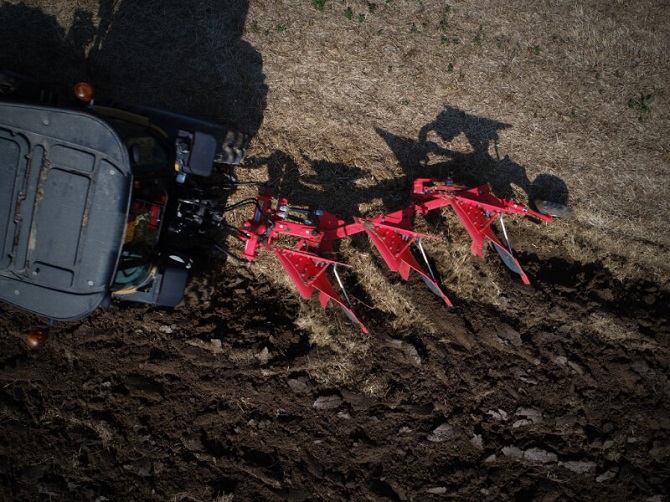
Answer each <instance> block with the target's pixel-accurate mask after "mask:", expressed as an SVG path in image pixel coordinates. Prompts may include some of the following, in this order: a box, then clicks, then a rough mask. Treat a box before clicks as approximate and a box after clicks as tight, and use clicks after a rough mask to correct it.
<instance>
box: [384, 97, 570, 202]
mask: <svg viewBox="0 0 670 502" xmlns="http://www.w3.org/2000/svg"><path fill="white" fill-rule="evenodd" d="M511 127H512V126H511V125H510V124H505V123H503V122H499V121H496V120H492V119H488V118H485V117H479V116H477V115H472V114H468V113H466V112H464V111H462V110H459V109H458V108H454V107H451V106H446V107H445V108H444V110H443V111H442V112H441V113H440V114H439V115H438V116H437V117H436V118H435V120H433V121H432V122H430V123H428V124H426V125H425V126H423V127H422V128H421V130H420V131H419V134H418V138H417V139H412V138H406V137H403V136H398V135H395V134H393V133H390V132H388V131H385V130H383V129H377V133H378V134H379V135H380V136H381V138H382V139H383V140H384V141H385V142H386V144H387V145H388V147H389V148H390V149H391V151H392V152H393V153H394V155H395V157H396V159H398V162H399V163H400V165H401V167H402V169H403V170H404V172H405V174H406V175H407V177H408V178H409V179H410V180H411V179H414V178H418V177H422V178H423V177H425V178H438V179H445V178H447V177H451V178H452V179H453V181H454V183H456V184H458V185H465V186H469V187H471V186H478V185H483V184H485V183H488V184H489V185H490V186H491V190H492V191H493V193H494V194H496V195H497V196H499V197H504V198H508V199H513V198H516V197H515V190H514V186H516V187H518V188H519V189H521V190H522V191H523V192H525V195H526V196H527V198H528V202H529V203H530V204H531V206H532V205H533V201H534V200H537V199H541V200H548V201H552V202H557V203H560V204H563V205H567V202H568V189H567V186H566V184H565V182H563V181H562V180H561V179H560V178H558V177H556V176H553V175H549V174H540V175H538V176H537V177H536V178H535V179H534V180H532V181H531V180H530V179H529V178H528V174H527V172H526V169H525V168H524V167H523V166H521V165H520V164H517V163H516V162H514V161H512V160H511V159H510V158H509V156H507V155H506V156H504V157H503V158H500V154H499V152H498V140H499V133H498V131H501V130H504V129H509V128H511ZM461 135H463V136H464V137H465V138H466V140H467V142H468V143H469V145H470V151H469V152H466V153H464V152H460V151H457V150H455V149H452V148H449V147H448V146H445V145H447V144H449V143H450V142H452V141H454V140H455V139H457V138H458V137H459V136H461ZM491 150H493V155H492V154H491ZM433 158H438V159H440V158H442V159H446V160H438V161H433V160H432V159H433Z"/></svg>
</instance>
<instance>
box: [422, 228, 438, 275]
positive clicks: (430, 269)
mask: <svg viewBox="0 0 670 502" xmlns="http://www.w3.org/2000/svg"><path fill="white" fill-rule="evenodd" d="M422 241H423V237H419V239H418V242H417V245H418V246H419V249H420V250H421V256H423V261H425V262H426V267H428V273H429V274H430V277H431V278H432V279H433V280H434V281H435V282H437V279H436V278H435V274H433V269H432V268H430V263H428V257H427V256H426V251H424V249H423V244H422Z"/></svg>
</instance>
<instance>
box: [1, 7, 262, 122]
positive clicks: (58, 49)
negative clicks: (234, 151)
mask: <svg viewBox="0 0 670 502" xmlns="http://www.w3.org/2000/svg"><path fill="white" fill-rule="evenodd" d="M247 12H248V2H247V1H246V0H230V1H228V2H223V3H221V2H216V1H215V0H203V1H200V2H197V3H196V4H195V5H194V4H192V3H189V2H167V3H166V2H164V1H162V0H147V1H144V2H133V1H130V0H100V3H99V6H98V11H97V12H91V11H88V10H84V9H77V10H76V11H75V12H74V14H73V15H72V18H71V20H70V21H69V23H68V22H65V21H63V22H59V20H58V19H57V18H56V17H55V16H53V15H50V14H48V13H45V12H43V11H42V10H40V9H39V8H34V7H29V6H27V5H25V4H16V5H12V4H4V5H2V6H1V7H0V44H2V47H3V50H2V52H1V54H0V66H2V67H5V68H6V69H8V70H12V71H15V72H17V73H21V74H24V75H26V76H29V77H32V78H34V79H36V80H38V81H40V82H43V83H45V84H47V85H49V86H50V87H53V88H55V89H57V90H59V91H60V92H62V93H68V92H70V89H71V88H72V85H73V84H74V83H75V82H77V81H80V80H87V81H89V82H90V83H92V84H93V86H94V87H95V88H96V92H97V95H98V96H99V97H100V96H101V97H104V98H106V99H110V100H115V101H120V102H126V103H137V104H142V105H147V106H154V107H158V108H163V109H166V110H170V111H173V112H176V113H181V114H184V115H190V116H193V117H198V118H201V119H205V120H210V121H214V122H220V123H223V124H228V125H230V126H233V127H235V128H236V129H238V130H240V131H243V132H246V133H248V134H251V135H253V134H255V133H256V132H257V131H258V129H259V127H260V125H261V123H262V120H263V113H264V111H265V103H266V94H267V86H266V84H265V76H264V74H263V70H262V58H261V55H260V53H259V52H258V51H256V50H255V49H254V48H253V47H252V46H251V45H250V44H249V43H247V42H245V41H243V40H242V39H241V37H242V32H243V29H244V24H245V22H246V16H247ZM68 24H69V26H66V25H68ZM28 27H29V29H28Z"/></svg>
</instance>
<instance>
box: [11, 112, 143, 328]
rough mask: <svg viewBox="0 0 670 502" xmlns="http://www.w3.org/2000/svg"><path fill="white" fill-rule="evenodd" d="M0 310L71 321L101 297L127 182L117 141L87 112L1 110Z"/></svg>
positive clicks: (120, 233) (121, 223)
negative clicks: (6, 307)
mask: <svg viewBox="0 0 670 502" xmlns="http://www.w3.org/2000/svg"><path fill="white" fill-rule="evenodd" d="M0 180H1V181H0V301H5V302H8V303H10V304H13V305H16V306H18V307H21V308H23V309H26V310H28V311H31V312H34V313H37V314H40V315H43V316H46V317H50V318H52V319H56V320H71V319H78V318H81V317H84V316H86V315H88V314H90V313H91V312H92V311H93V310H95V309H96V308H97V307H98V306H99V305H100V304H101V303H102V301H103V300H104V299H105V297H106V296H107V295H108V291H109V286H110V283H111V280H112V276H113V274H114V272H115V268H116V263H117V261H118V257H119V253H120V250H121V247H122V245H123V237H124V228H125V222H126V217H127V213H128V207H129V201H130V193H131V186H132V175H131V171H130V163H129V159H128V153H127V150H126V147H125V146H124V144H123V141H122V140H121V138H120V137H119V136H118V134H117V133H116V132H115V131H114V130H113V129H112V127H111V126H110V125H109V124H107V123H106V122H104V121H103V120H101V119H100V118H98V117H96V116H93V115H91V114H89V113H87V112H85V111H79V110H69V109H59V108H51V107H45V106H42V105H30V104H17V103H12V102H2V101H0Z"/></svg>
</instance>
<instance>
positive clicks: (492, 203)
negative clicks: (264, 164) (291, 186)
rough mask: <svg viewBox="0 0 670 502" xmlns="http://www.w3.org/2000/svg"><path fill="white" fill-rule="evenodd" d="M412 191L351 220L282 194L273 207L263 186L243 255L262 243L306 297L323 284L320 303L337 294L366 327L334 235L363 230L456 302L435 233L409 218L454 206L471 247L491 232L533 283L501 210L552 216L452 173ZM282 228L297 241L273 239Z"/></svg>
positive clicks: (404, 272) (396, 261)
mask: <svg viewBox="0 0 670 502" xmlns="http://www.w3.org/2000/svg"><path fill="white" fill-rule="evenodd" d="M412 198H413V199H414V200H415V202H413V203H411V204H410V205H409V206H408V207H406V208H404V209H401V210H398V211H395V212H392V213H389V214H385V215H382V216H377V217H374V218H367V219H365V218H354V222H352V223H347V222H346V221H344V220H342V219H340V218H338V217H337V216H335V215H333V214H331V213H328V212H325V211H321V210H315V211H310V210H306V209H302V208H292V207H290V206H289V205H288V201H287V200H286V199H281V200H279V201H278V204H277V207H276V208H273V207H272V203H273V201H274V198H273V197H272V196H271V195H270V191H269V187H268V186H266V187H265V188H264V189H263V190H262V191H261V193H260V194H259V195H258V198H257V204H256V210H255V212H254V216H253V218H251V219H249V220H247V221H246V222H245V224H244V226H243V228H242V229H240V232H239V234H238V235H239V237H240V238H241V239H242V240H243V241H245V248H244V252H243V257H244V258H245V259H246V260H247V263H248V264H251V262H252V261H253V260H254V259H255V258H256V256H257V255H258V249H259V248H263V249H266V250H268V251H272V252H273V253H274V254H275V255H276V256H277V259H278V260H279V262H280V263H281V264H282V266H283V267H284V269H285V270H286V273H287V274H288V276H289V277H290V278H291V281H292V282H293V284H295V286H296V288H297V289H298V291H299V292H300V294H301V295H302V296H303V298H310V297H311V296H312V294H313V292H314V290H315V289H316V290H318V291H319V301H320V302H321V305H323V306H324V307H325V306H326V305H327V304H328V302H329V301H330V300H333V301H334V302H336V303H337V304H339V305H340V307H342V310H344V312H345V313H346V314H347V316H348V317H349V319H351V320H352V321H353V322H354V323H356V324H358V325H359V326H360V327H361V329H362V330H363V331H364V332H366V333H367V329H366V328H365V326H364V325H363V323H362V322H361V321H360V320H359V319H358V317H357V316H356V314H355V313H354V309H353V306H352V305H351V302H350V300H349V297H348V295H347V293H346V291H345V289H344V287H343V285H342V281H341V280H340V277H339V275H338V272H337V268H338V267H339V266H341V265H342V266H347V265H344V264H343V263H340V262H338V261H337V253H336V250H335V243H336V242H337V241H338V240H340V239H344V238H347V237H350V236H352V235H355V234H358V233H361V232H365V233H366V234H367V235H368V237H369V238H370V240H371V241H372V243H373V244H374V245H375V247H376V248H377V251H378V252H379V254H380V255H381V256H382V258H383V259H384V261H385V262H386V264H387V265H388V267H389V268H390V269H391V270H392V271H394V272H398V273H399V274H400V276H401V277H402V278H403V279H404V280H407V279H408V277H409V273H410V271H411V270H414V271H416V272H417V273H418V274H420V275H421V278H422V279H423V281H424V282H425V283H426V285H427V286H428V287H429V288H430V290H431V291H432V292H433V293H435V294H436V295H437V296H438V297H440V298H442V299H443V300H444V302H445V303H446V304H447V305H451V301H450V300H449V298H447V296H446V294H445V293H444V292H443V291H442V289H441V288H440V286H439V284H438V283H437V280H436V279H435V276H434V274H433V271H432V270H431V268H430V265H429V263H428V259H427V257H426V254H425V252H424V250H423V246H422V245H421V242H422V239H424V238H436V237H433V236H429V235H425V234H420V233H418V232H415V231H414V225H413V223H412V218H413V216H414V215H415V214H423V215H426V214H428V213H429V212H430V211H433V210H437V209H441V208H442V207H445V206H450V207H451V208H452V209H453V210H454V212H455V213H456V215H457V216H458V218H459V220H460V221H461V223H462V224H463V226H464V227H465V229H466V230H467V231H468V234H470V237H471V238H472V246H471V251H472V253H473V254H475V255H478V256H483V252H482V249H483V246H484V243H485V241H486V239H489V241H491V244H492V245H493V247H494V248H495V249H496V251H497V252H498V254H499V255H500V257H501V258H502V260H503V262H504V263H505V265H506V266H507V267H508V268H509V269H510V270H512V271H513V272H515V273H517V274H519V275H520V276H521V279H522V281H523V282H524V283H525V284H529V282H530V281H529V280H528V277H527V276H526V274H525V273H524V271H523V270H522V269H521V265H520V264H519V262H518V260H517V259H516V258H515V257H514V255H513V253H512V249H511V247H510V246H509V241H508V240H507V237H506V231H505V227H504V222H503V220H502V218H503V215H504V214H513V215H519V216H525V217H529V218H534V219H535V220H542V221H552V216H551V215H547V214H543V213H539V212H537V211H533V210H532V209H530V208H528V207H526V206H524V205H523V204H519V203H518V202H515V201H513V200H509V199H502V198H499V197H496V196H494V195H493V194H492V193H491V190H490V188H489V186H488V185H482V186H479V187H475V188H465V187H461V186H455V185H453V184H452V183H451V182H450V181H449V180H446V181H444V180H434V179H429V178H419V179H416V180H414V185H413V190H412ZM498 217H500V218H499V221H500V224H501V227H502V229H503V233H504V234H505V239H506V240H507V244H508V246H507V247H505V246H503V244H502V243H501V242H500V240H499V239H498V237H497V236H496V234H495V233H494V232H493V229H492V228H491V224H492V223H493V222H494V221H495V220H496V219H497V218H498ZM279 236H291V237H294V238H297V242H296V243H295V246H294V247H293V248H288V247H285V246H281V245H277V244H274V242H273V241H274V239H275V238H277V237H279ZM415 243H416V244H417V247H418V248H419V250H420V251H421V255H422V256H423V258H424V261H425V263H426V267H427V268H428V271H426V270H424V268H423V267H422V266H421V265H420V264H419V263H418V261H417V260H416V258H415V257H414V254H413V253H412V250H411V246H412V244H415ZM330 270H332V271H333V275H334V276H335V278H336V279H337V282H338V284H339V286H340V288H341V289H342V294H343V295H344V300H343V299H342V298H341V297H340V295H339V294H338V293H337V292H336V291H335V289H334V288H333V286H332V284H331V282H330V280H329V278H328V275H329V271H330Z"/></svg>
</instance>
